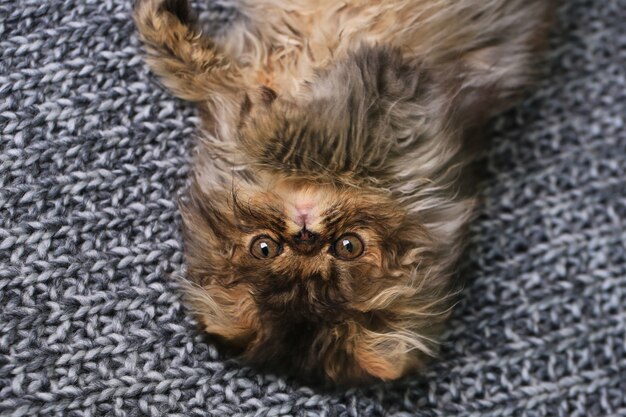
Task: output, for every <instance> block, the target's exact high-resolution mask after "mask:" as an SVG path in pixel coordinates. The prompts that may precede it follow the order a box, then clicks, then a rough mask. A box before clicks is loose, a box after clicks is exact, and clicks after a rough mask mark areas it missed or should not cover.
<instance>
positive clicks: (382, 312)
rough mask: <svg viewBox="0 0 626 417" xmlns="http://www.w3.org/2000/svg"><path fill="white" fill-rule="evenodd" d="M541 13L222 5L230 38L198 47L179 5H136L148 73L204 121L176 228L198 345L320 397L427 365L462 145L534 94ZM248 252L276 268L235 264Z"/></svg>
mask: <svg viewBox="0 0 626 417" xmlns="http://www.w3.org/2000/svg"><path fill="white" fill-rule="evenodd" d="M549 8H550V2H549V1H546V0H460V1H456V2H451V1H447V0H413V1H406V0H403V1H401V0H390V1H375V0H367V1H366V0H352V1H347V2H335V1H331V0H306V1H305V0H294V1H286V0H241V11H242V13H243V14H244V16H245V19H244V22H240V23H238V24H237V25H236V27H234V28H233V29H232V31H230V32H229V33H228V34H227V35H225V37H223V38H216V39H208V38H206V37H205V36H203V35H202V34H201V33H200V31H199V30H198V29H197V27H196V26H195V21H194V19H193V16H192V12H191V10H190V9H189V6H188V4H187V1H186V0H166V1H163V0H140V1H138V3H137V6H136V10H135V20H136V23H137V27H138V29H139V33H140V35H141V38H142V40H143V42H144V43H145V45H146V50H147V52H148V63H149V64H150V65H151V67H152V68H153V69H154V71H155V72H156V73H157V74H159V75H160V76H161V77H162V79H163V81H164V83H165V85H166V86H167V87H169V88H170V89H171V90H172V91H173V92H174V94H176V95H178V96H179V97H181V98H183V99H186V100H190V101H194V102H196V103H198V106H199V108H200V110H201V112H202V115H203V120H204V132H203V135H202V137H201V138H200V140H199V143H198V147H197V151H196V157H195V162H194V167H193V183H192V185H191V187H190V190H189V193H188V196H187V198H186V199H185V201H184V202H183V204H182V207H181V209H182V214H183V219H184V224H185V240H186V256H187V263H188V278H189V279H188V281H187V282H186V284H185V285H186V288H187V291H186V292H187V299H188V301H189V305H190V306H191V308H192V309H193V310H194V312H195V313H196V314H197V315H198V317H199V318H200V322H201V323H202V324H203V326H204V328H205V329H206V331H207V332H209V333H211V334H214V335H216V336H218V337H220V338H221V339H222V340H225V341H226V342H227V343H229V344H231V345H233V346H237V347H239V348H240V350H241V352H242V356H243V357H244V358H245V359H247V360H249V361H250V362H253V363H257V364H260V365H264V366H269V367H272V369H277V368H281V369H284V370H286V371H288V372H292V373H296V374H298V375H300V376H304V377H313V378H320V379H325V380H332V381H335V382H338V383H346V382H347V383H352V382H360V381H364V380H370V379H383V380H390V379H396V378H398V377H401V376H402V375H404V374H406V373H407V372H410V371H412V370H414V369H417V368H419V367H420V366H422V365H423V364H424V362H425V361H426V359H427V358H428V357H429V356H432V355H433V354H435V353H436V350H437V340H436V339H437V336H438V334H439V332H440V329H441V325H442V323H443V322H444V321H445V319H446V317H447V316H448V315H449V312H450V309H451V307H452V304H453V302H454V298H455V295H456V292H457V291H458V288H457V286H456V285H455V284H454V282H453V280H452V275H453V273H454V266H455V264H456V261H457V259H458V257H459V255H460V253H461V251H462V248H463V234H464V229H465V226H466V225H467V223H468V221H469V220H470V218H471V216H472V208H473V205H474V203H473V200H472V198H471V196H470V195H468V193H467V192H466V191H464V190H463V189H461V187H460V184H461V183H460V181H459V178H460V177H461V176H462V175H463V173H464V172H465V171H464V167H465V166H466V165H467V163H468V162H469V156H468V152H467V151H466V147H467V145H468V140H469V139H470V136H471V135H470V133H473V132H475V131H476V129H477V128H480V126H481V125H482V124H483V123H484V122H485V121H486V120H487V119H488V118H489V117H491V116H492V115H493V114H495V113H496V112H498V111H501V110H503V109H505V108H506V107H507V106H509V105H511V104H512V103H513V102H514V101H515V99H517V98H518V97H519V95H520V93H521V92H522V91H523V90H524V89H525V88H526V87H527V86H528V85H529V83H531V81H532V80H533V78H534V75H535V74H534V73H535V68H536V64H537V51H538V49H540V46H541V43H542V41H543V39H544V38H545V31H546V27H547V24H546V23H545V22H546V19H547V16H548V14H549V10H548V9H549ZM302 207H304V208H302ZM299 210H300V211H299ZM302 210H304V211H302ZM301 213H305V214H304V217H303V219H305V220H303V223H302V224H301V223H299V222H298V220H297V219H298V216H300V215H301ZM307 222H308V223H307ZM303 233H306V234H303ZM346 234H350V235H353V236H358V237H359V238H360V239H361V241H362V242H363V244H364V247H365V249H364V252H363V254H362V255H360V256H358V257H355V259H352V260H346V259H342V258H341V257H339V256H338V254H337V252H336V249H334V244H335V242H339V241H341V238H340V237H341V236H344V235H346ZM261 235H262V236H265V238H268V239H272V240H273V241H275V242H276V244H277V245H279V246H280V248H281V249H280V253H279V254H278V255H277V256H276V257H274V258H272V259H258V257H255V256H252V255H251V252H250V245H253V244H254V242H255V240H254V239H255V237H257V236H261ZM303 236H304V237H305V238H306V239H304V240H303ZM338 239H339V241H338Z"/></svg>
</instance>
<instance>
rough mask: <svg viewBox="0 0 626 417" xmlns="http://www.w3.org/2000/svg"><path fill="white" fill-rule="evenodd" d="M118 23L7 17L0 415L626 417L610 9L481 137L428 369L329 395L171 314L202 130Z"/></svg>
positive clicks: (620, 74) (625, 305) (616, 2)
mask: <svg viewBox="0 0 626 417" xmlns="http://www.w3.org/2000/svg"><path fill="white" fill-rule="evenodd" d="M131 3H132V2H131V1H124V0H45V1H44V0H21V1H17V0H0V306H1V307H0V415H2V416H61V415H62V416H104V415H106V416H119V417H122V416H140V415H141V416H144V415H146V416H147V415H149V416H161V415H179V416H225V417H235V416H259V417H261V416H263V417H273V416H320V417H322V416H324V417H334V416H337V417H339V416H341V417H349V416H351V417H355V416H380V417H382V416H389V417H391V416H393V417H401V416H405V417H408V416H459V417H461V416H529V417H530V416H533V417H535V416H581V417H589V416H626V250H625V246H626V232H625V229H624V224H625V221H626V220H625V219H626V176H625V172H626V129H625V126H624V118H625V116H626V30H625V29H626V27H625V26H626V1H625V0H570V1H568V2H567V4H566V5H565V6H564V7H563V8H562V9H561V13H560V19H559V20H560V27H559V28H557V29H556V30H555V33H554V36H553V37H552V45H553V47H552V55H551V60H550V64H549V65H550V68H549V76H548V78H547V79H546V80H545V82H543V84H542V85H541V88H540V89H539V90H538V91H537V92H536V94H534V96H532V97H530V98H529V99H528V100H527V101H526V102H525V103H524V104H522V105H521V106H519V107H518V108H517V109H516V110H514V111H512V112H509V113H508V114H506V115H504V116H503V117H501V118H500V119H499V120H497V121H496V122H495V123H493V127H492V129H491V132H490V135H491V136H492V138H493V140H492V145H491V146H490V148H489V149H488V150H486V151H485V152H484V155H483V156H482V158H481V161H480V166H481V167H482V168H483V171H484V172H483V173H482V174H483V175H482V178H484V179H483V180H481V187H480V189H481V192H482V197H483V200H484V204H483V207H482V208H481V216H480V218H479V219H478V221H476V223H475V224H474V227H473V229H472V244H471V248H470V249H469V251H468V253H467V256H466V261H465V265H464V267H463V271H462V273H463V275H465V276H466V277H467V278H468V279H469V284H468V286H467V289H466V291H465V293H464V299H463V301H462V302H461V304H460V305H459V306H458V309H457V310H456V312H455V314H454V317H453V319H452V321H451V322H450V326H449V329H450V330H449V332H448V333H447V336H446V338H445V342H444V343H443V353H442V358H441V361H439V362H438V363H437V364H435V365H433V366H432V367H431V368H430V369H428V370H427V371H426V372H425V373H424V374H423V375H421V376H415V377H409V378H406V379H405V380H403V381H399V382H396V383H391V384H384V385H383V384H381V385H378V386H374V387H368V388H362V389H351V390H347V391H345V390H344V391H336V392H329V391H319V390H316V389H314V388H310V387H306V386H302V385H300V384H299V383H298V382H297V381H293V380H290V379H283V378H281V377H279V376H275V375H269V374H264V373H258V372H256V371H255V370H253V369H249V368H247V367H245V366H242V365H241V364H238V363H237V362H236V361H234V360H232V359H229V358H228V357H227V356H226V355H225V354H224V352H221V351H219V350H217V349H216V347H215V346H214V345H212V344H211V342H210V340H209V339H207V338H206V337H205V336H203V335H202V334H201V333H200V332H199V331H198V327H197V323H196V322H195V321H194V320H193V319H192V318H190V317H189V316H188V315H187V314H186V312H185V309H184V307H183V306H182V305H181V302H180V296H179V293H178V291H177V288H176V285H175V284H174V280H173V279H172V275H174V274H177V273H180V272H181V271H182V270H183V268H184V266H183V262H182V255H181V239H180V231H179V217H178V213H177V203H176V201H177V196H178V194H179V193H180V192H181V191H182V190H183V189H184V186H185V180H186V174H187V169H188V168H187V165H188V162H189V155H190V149H191V146H192V141H193V137H194V133H195V131H196V129H195V126H196V123H197V122H198V119H197V118H196V116H195V113H194V111H193V109H192V108H191V106H188V105H186V104H183V103H181V102H180V101H178V100H176V99H174V98H172V97H171V96H170V95H169V94H168V93H166V92H165V90H164V89H163V88H162V87H161V86H160V85H159V83H158V81H157V80H156V79H155V77H154V76H153V75H152V74H150V73H149V72H148V70H147V68H146V66H145V65H144V64H143V62H142V58H141V54H140V47H139V43H138V41H137V37H136V35H135V32H134V28H133V23H132V21H131V19H130V9H131ZM203 7H204V10H205V11H204V13H203V17H204V18H205V19H207V20H208V21H213V22H214V23H215V22H220V21H226V20H228V19H229V16H231V15H232V14H233V12H232V10H230V9H229V6H228V4H226V5H225V6H224V5H222V6H217V5H215V4H214V5H213V6H209V5H206V4H205V5H204V6H203ZM213 26H215V25H213ZM294 354H298V352H294Z"/></svg>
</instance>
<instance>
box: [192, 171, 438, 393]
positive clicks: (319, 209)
mask: <svg viewBox="0 0 626 417" xmlns="http://www.w3.org/2000/svg"><path fill="white" fill-rule="evenodd" d="M265 184H266V185H265V186H264V187H263V188H262V189H259V188H255V187H250V188H249V189H245V188H244V189H239V190H237V191H236V192H230V193H226V192H214V193H209V194H207V193H205V192H203V191H201V189H200V187H197V186H195V187H192V192H191V193H190V200H189V202H188V203H187V204H186V206H185V207H184V210H183V214H184V219H185V225H186V245H187V254H188V267H189V275H190V276H191V277H192V279H193V281H194V282H196V283H197V284H196V285H192V286H189V287H188V291H187V294H188V299H189V301H190V302H191V305H192V306H193V308H194V309H195V312H196V313H197V314H198V317H199V319H200V321H201V323H202V325H203V326H204V328H205V330H206V331H207V332H209V333H211V334H214V335H216V336H218V337H219V338H220V339H222V340H223V341H225V342H227V343H228V344H230V345H232V346H236V347H238V348H239V349H240V350H241V351H242V355H243V356H244V357H245V358H246V359H247V360H249V361H251V362H256V363H258V364H262V365H263V366H267V367H269V368H270V369H272V370H273V371H276V370H280V369H282V370H285V371H287V372H291V373H296V374H298V375H299V376H301V377H309V378H316V379H318V378H319V379H331V380H334V381H335V382H351V381H366V380H367V379H368V378H380V379H394V378H397V377H399V376H400V375H402V374H403V373H404V372H406V371H408V370H410V369H411V368H413V367H415V366H417V365H419V364H420V363H421V361H422V360H423V359H424V356H425V354H428V353H432V351H433V349H434V346H433V344H432V343H431V342H430V341H429V335H431V334H433V333H434V332H436V328H437V325H438V323H439V322H440V321H442V320H443V319H444V318H445V316H446V315H447V306H448V302H447V301H449V300H446V295H447V294H448V290H449V288H448V282H447V279H444V277H442V276H439V277H438V278H437V279H427V275H428V269H429V265H431V264H434V263H435V262H436V261H435V259H434V253H430V252H429V251H430V249H429V248H431V247H432V245H433V242H431V241H430V238H429V236H428V233H427V232H426V230H424V228H423V227H422V226H421V225H420V223H419V222H418V221H416V219H412V218H411V216H410V215H408V213H406V212H405V211H404V210H403V209H402V208H401V207H398V206H397V204H395V203H394V199H392V198H391V197H390V196H387V195H384V194H382V193H381V192H380V191H374V190H372V191H368V190H365V189H355V188H351V187H347V186H336V185H331V184H320V183H312V182H308V181H305V180H287V179H279V180H275V181H273V182H271V181H270V182H266V183H265ZM417 259H419V261H416V260H417ZM418 263H419V264H420V265H421V266H419V267H418V266H417V264H418Z"/></svg>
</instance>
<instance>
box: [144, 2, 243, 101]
mask: <svg viewBox="0 0 626 417" xmlns="http://www.w3.org/2000/svg"><path fill="white" fill-rule="evenodd" d="M134 19H135V22H136V25H137V28H138V30H139V35H140V38H141V40H142V42H143V43H144V45H145V48H146V51H147V55H148V56H147V59H146V61H147V62H148V64H149V65H150V67H151V69H152V70H153V71H154V72H155V73H156V74H157V75H159V76H160V77H161V79H162V81H163V83H164V84H165V86H166V87H167V88H169V89H170V90H171V91H172V92H173V93H174V94H175V95H176V96H178V97H180V98H182V99H184V100H188V101H193V102H208V104H210V103H211V102H213V103H214V102H221V101H223V100H224V98H228V97H230V96H232V95H234V94H236V91H237V90H238V87H239V88H240V86H241V81H242V74H241V69H240V68H239V66H238V65H237V64H236V63H235V62H233V61H232V60H231V59H230V58H229V57H228V56H227V55H226V54H224V53H223V52H222V51H220V50H219V49H218V47H217V45H216V44H215V42H213V41H212V40H211V39H209V38H207V37H205V36H203V35H202V33H201V32H200V30H199V29H198V28H197V26H196V21H195V16H194V14H193V12H192V10H191V8H190V6H189V3H188V0H138V1H137V3H136V5H135V10H134Z"/></svg>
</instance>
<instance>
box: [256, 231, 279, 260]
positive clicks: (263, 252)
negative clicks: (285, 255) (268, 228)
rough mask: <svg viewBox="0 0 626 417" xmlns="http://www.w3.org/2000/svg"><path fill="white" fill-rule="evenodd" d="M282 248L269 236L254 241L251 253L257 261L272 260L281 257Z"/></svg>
mask: <svg viewBox="0 0 626 417" xmlns="http://www.w3.org/2000/svg"><path fill="white" fill-rule="evenodd" d="M280 252H281V247H280V245H279V244H278V242H276V241H275V240H274V239H272V238H270V237H268V236H259V237H257V238H255V239H254V240H253V241H252V244H251V245H250V253H251V254H252V256H254V257H255V258H257V259H271V258H275V257H276V256H278V255H280Z"/></svg>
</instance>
